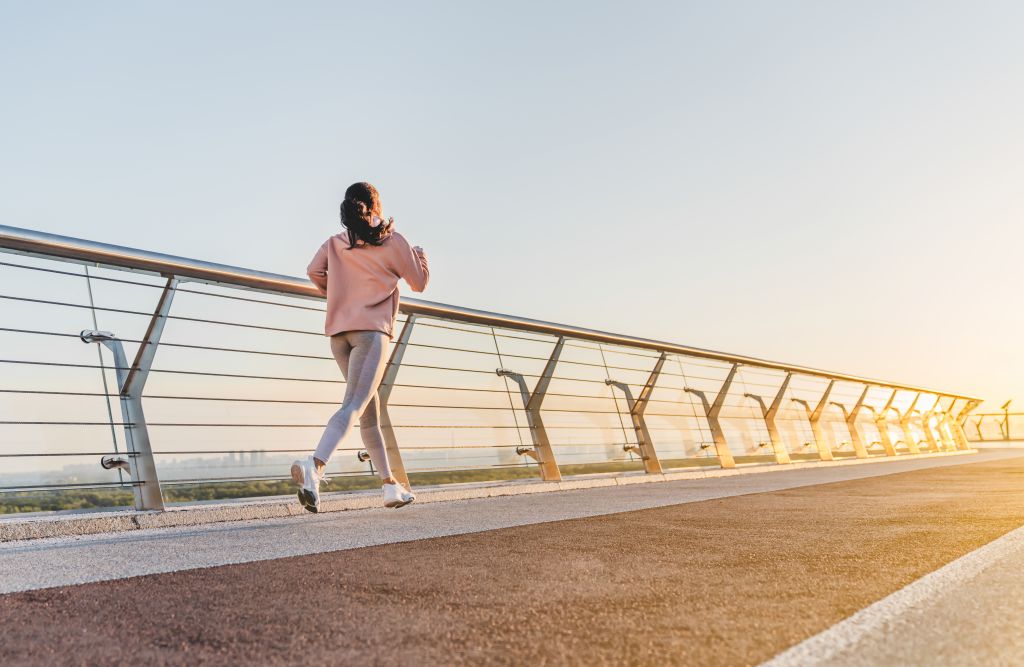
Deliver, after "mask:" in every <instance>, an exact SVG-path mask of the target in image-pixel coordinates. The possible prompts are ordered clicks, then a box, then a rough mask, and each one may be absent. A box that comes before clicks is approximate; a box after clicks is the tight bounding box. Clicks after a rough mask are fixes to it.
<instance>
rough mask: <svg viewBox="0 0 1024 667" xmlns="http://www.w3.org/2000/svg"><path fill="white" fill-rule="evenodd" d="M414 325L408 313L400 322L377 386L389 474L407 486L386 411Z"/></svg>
mask: <svg viewBox="0 0 1024 667" xmlns="http://www.w3.org/2000/svg"><path fill="white" fill-rule="evenodd" d="M415 325H416V316H415V315H409V316H408V317H406V318H405V322H404V323H403V324H402V331H401V333H399V334H398V342H397V343H395V346H394V348H392V350H391V356H390V357H389V358H388V365H387V367H386V368H385V369H384V376H383V377H382V378H381V381H380V386H379V387H378V388H377V413H378V415H379V416H380V431H381V434H382V435H383V436H384V449H385V450H386V451H387V455H388V466H389V467H390V468H391V476H392V477H394V478H395V479H396V480H398V481H399V482H400V483H401V484H403V485H405V487H406V488H409V486H410V485H409V474H408V473H407V472H406V470H405V463H403V462H402V452H401V450H400V449H399V448H398V438H397V437H396V436H395V427H394V425H393V424H392V423H391V414H390V413H389V412H388V400H390V398H391V391H392V390H393V389H394V388H395V381H396V380H397V379H398V369H399V368H401V367H402V358H403V357H404V356H405V351H406V350H408V349H409V339H410V338H411V337H412V330H413V327H414V326H415Z"/></svg>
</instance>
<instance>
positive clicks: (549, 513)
mask: <svg viewBox="0 0 1024 667" xmlns="http://www.w3.org/2000/svg"><path fill="white" fill-rule="evenodd" d="M1016 456H1024V452H1022V451H1003V450H986V451H983V452H980V453H978V454H974V455H969V456H956V457H949V458H942V457H940V458H928V459H908V460H905V461H898V460H897V461H886V460H884V459H883V460H881V461H879V462H878V463H871V464H865V465H858V466H848V467H833V468H821V469H802V470H789V471H787V470H785V469H778V470H773V471H772V472H760V473H757V474H750V475H737V476H733V477H723V478H714V479H707V480H685V481H678V482H662V483H658V484H640V485H635V486H616V487H604V488H596V489H587V490H580V491H566V492H558V493H543V494H531V495H522V496H505V497H498V498H487V499H480V500H468V501H457V502H445V503H433V504H429V505H419V506H417V505H415V504H413V505H410V506H408V507H405V508H402V509H400V510H385V509H383V508H381V509H375V510H360V511H351V512H339V513H333V514H324V515H310V514H303V515H300V516H298V517H290V518H282V519H268V520H260V521H240V522H233V523H221V524H210V525H206V526H199V527H189V528H169V529H154V530H141V531H133V532H130V533H119V534H108V535H102V534H101V535H89V536H84V537H77V538H59V539H45V540H32V541H27V542H7V543H0V593H9V592H14V591H21V590H30V589H35V588H46V587H50V586H63V585H67V584H78V583H87V582H91V581H104V580H110V579H120V578H124V577H131V576H138V575H143V574H154V573H160V572H174V571H178V570H186V569H192V568H200V567H211V566H216V565H227V564H232V563H245V562H251V561H258V560H268V559H273V558H284V557H288V556H299V555H306V554H314V553H323V552H329V551H339V550H343V549H354V548H358V547H367V546H373V545H377V544H387V543H394V542H406V541H410V540H419V539H426V538H432V537H441V536H445V535H459V534H463V533H473V532H480V531H485V530H495V529H499V528H508V527H512V526H521V525H526V524H533V523H543V522H549V521H564V520H567V519H575V518H580V517H588V516H597V515H602V514H613V513H617V512H631V511H636V510H640V509H649V508H654V507H664V506H669V505H677V504H682V503H694V502H700V501H704V500H710V499H713V498H724V497H730V496H737V495H743V494H749V493H763V492H768V491H777V490H782V489H789V488H796V487H801V486H808V485H813V484H828V483H832V482H839V481H845V480H853V479H864V478H869V477H876V476H879V475H892V474H896V473H900V472H907V471H911V470H926V469H932V468H937V467H945V466H957V465H963V464H969V463H976V462H980V461H992V460H999V459H1004V458H1007V457H1016Z"/></svg>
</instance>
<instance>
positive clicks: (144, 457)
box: [79, 278, 178, 510]
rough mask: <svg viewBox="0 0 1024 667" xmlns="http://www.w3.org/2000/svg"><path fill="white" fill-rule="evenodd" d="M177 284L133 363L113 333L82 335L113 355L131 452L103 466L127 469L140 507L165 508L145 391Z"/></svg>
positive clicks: (164, 295) (167, 292) (169, 286)
mask: <svg viewBox="0 0 1024 667" xmlns="http://www.w3.org/2000/svg"><path fill="white" fill-rule="evenodd" d="M177 286H178V280H177V279H176V278H168V279H167V283H166V284H165V285H164V288H163V291H162V292H161V293H160V299H159V300H158V301H157V306H156V310H155V311H154V312H153V316H152V317H151V318H150V321H149V326H148V327H147V328H146V334H145V335H144V336H143V337H142V340H141V341H140V342H139V351H138V352H137V353H136V355H135V361H134V362H133V363H132V365H131V366H129V365H128V361H127V358H126V357H125V354H124V345H123V344H122V343H121V341H120V340H119V339H118V338H117V336H115V335H114V334H113V333H111V332H109V331H96V330H91V329H86V330H84V331H82V332H81V333H80V334H79V337H80V338H81V339H82V342H84V343H99V344H101V345H103V346H104V347H106V348H107V349H109V350H110V352H111V354H113V356H114V372H115V373H116V375H117V385H118V398H119V402H120V404H121V419H122V421H123V422H124V435H125V443H126V445H127V447H128V454H129V455H128V457H127V460H125V458H123V457H111V456H105V457H103V459H102V460H101V461H100V465H101V466H102V467H103V468H105V469H107V470H110V469H113V468H121V469H122V470H126V471H127V472H128V474H129V476H131V478H132V482H133V484H132V494H133V495H134V498H135V509H137V510H163V509H164V496H163V492H162V491H161V489H160V478H159V477H158V476H157V473H156V461H155V460H154V459H153V448H152V446H151V444H150V441H149V430H148V429H147V428H146V415H145V413H144V412H143V409H142V391H143V389H144V388H145V386H146V379H147V378H148V377H149V371H150V369H151V368H152V367H153V359H154V358H155V357H156V350H157V347H158V346H159V345H160V337H161V336H162V335H163V331H164V325H165V324H166V323H167V315H168V313H169V312H170V310H171V302H172V301H173V300H174V292H175V289H176V288H177Z"/></svg>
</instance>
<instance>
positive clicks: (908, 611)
mask: <svg viewBox="0 0 1024 667" xmlns="http://www.w3.org/2000/svg"><path fill="white" fill-rule="evenodd" d="M1021 557H1024V527H1022V528H1018V529H1016V530H1013V531H1011V532H1009V533H1007V534H1006V535H1003V536H1002V537H1000V538H998V539H996V540H993V541H992V542H989V543H988V544H986V545H985V546H983V547H980V548H979V549H976V550H974V551H972V552H970V553H968V554H965V555H963V556H961V557H960V558H957V559H956V560H954V561H952V562H951V563H949V564H947V565H945V566H943V567H941V568H939V569H938V570H935V571H934V572H931V573H930V574H927V575H925V576H923V577H921V578H920V579H918V580H917V581H914V582H913V583H911V584H908V585H907V586H905V587H903V588H901V589H900V590H898V591H896V592H895V593H892V594H891V595H889V596H888V597H885V598H882V599H881V600H879V601H878V602H875V603H874V604H872V605H870V606H868V607H865V608H864V609H861V610H860V611H858V612H857V613H856V614H854V615H853V616H850V617H849V618H847V619H845V620H843V621H840V622H839V623H837V624H835V625H833V626H832V627H830V628H829V629H827V630H825V631H824V632H821V633H819V634H817V635H814V636H813V637H810V638H808V639H806V640H804V641H803V642H800V643H799V644H797V645H795V646H793V647H791V648H789V649H788V650H786V651H784V652H782V653H780V654H779V655H777V656H775V657H774V658H772V659H771V660H769V661H767V662H765V663H763V664H762V666H761V667H816V666H819V665H834V664H836V663H837V662H839V661H840V658H842V659H843V661H844V662H852V663H858V662H861V660H859V659H858V656H857V653H858V649H859V648H865V649H867V648H868V645H869V644H870V645H871V649H872V652H875V651H877V646H876V645H877V644H878V643H880V642H888V643H889V644H890V645H892V644H895V645H897V646H895V647H894V648H893V653H898V652H899V649H898V644H899V643H900V642H901V637H905V636H907V627H905V626H907V625H908V624H909V623H908V621H907V617H908V616H914V615H917V614H920V613H921V611H922V608H923V607H925V606H928V607H929V608H931V607H934V606H935V604H936V603H937V602H939V598H942V597H944V596H955V595H956V593H957V591H958V589H964V588H965V587H967V585H968V584H970V582H971V581H972V580H974V579H975V578H977V577H979V576H980V575H982V574H983V573H984V572H985V571H986V570H987V569H989V568H990V567H992V566H994V565H997V564H1000V563H1002V562H1005V561H1007V560H1008V559H1014V558H1016V559H1020V558H1021ZM956 603H957V601H956V599H953V600H952V601H951V602H949V603H948V604H953V605H955V604H956ZM911 622H912V621H911ZM925 622H926V623H927V619H925ZM900 626H904V627H902V628H901V627H900ZM947 630H948V631H949V632H956V629H955V628H947ZM960 639H961V641H962V642H965V643H969V642H970V640H969V638H968V637H961V638H960ZM980 649H981V647H978V650H980ZM917 650H921V649H920V647H919V648H918V649H917ZM864 657H865V659H866V661H867V663H869V664H870V663H873V662H874V661H875V660H876V659H877V656H874V657H872V658H866V656H864ZM1017 657H1018V658H1021V656H1019V655H1018V656H1017ZM889 659H893V656H892V655H891V654H890V658H889ZM1021 660H1022V661H1024V658H1021ZM933 664H934V663H933Z"/></svg>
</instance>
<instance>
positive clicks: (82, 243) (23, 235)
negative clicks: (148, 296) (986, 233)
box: [0, 225, 982, 402]
mask: <svg viewBox="0 0 1024 667" xmlns="http://www.w3.org/2000/svg"><path fill="white" fill-rule="evenodd" d="M0 249H4V250H9V251H14V252H18V253H24V254H29V255H35V256H40V257H45V258H54V257H57V258H62V259H66V260H71V261H76V262H82V263H87V264H94V265H97V266H110V267H117V268H121V269H129V270H133V271H138V272H143V273H152V274H156V275H162V276H167V277H171V276H173V277H176V278H186V279H189V280H192V281H197V282H204V283H213V284H221V285H230V286H232V287H241V288H245V289H251V290H255V291H260V292H268V293H273V294H288V295H293V296H299V297H306V298H315V299H321V298H322V296H321V295H320V293H319V292H318V291H317V289H316V288H315V287H314V286H313V285H312V284H311V283H310V282H309V281H308V280H304V279H302V278H295V277H292V276H285V275H281V274H277V273H268V272H265V271H254V270H252V269H246V268H241V267H236V266H230V265H227V264H217V263H214V262H205V261H202V260H196V259H189V258H186V257H178V256H175V255H168V254H165V253H158V252H151V251H148V250H139V249H136V248H128V247H125V246H119V245H113V244H109V243H100V242H98V241H89V240H85V239H78V238H74V237H70V236H61V235H59V234H51V233H49V232H41V231H37V230H33V229H24V228H20V227H11V226H8V225H0ZM400 310H401V312H403V313H405V314H406V315H425V316H433V317H443V318H446V319H450V320H457V321H461V322H467V323H470V324H478V325H484V326H495V327H502V328H507V329H518V330H523V331H530V332H534V333H544V334H550V335H553V336H562V337H566V338H573V339H578V340H587V341H593V342H597V343H607V344H613V345H626V346H631V347H638V348H644V349H649V350H654V351H658V352H668V353H671V354H680V355H684V356H689V357H697V358H702V359H712V360H716V361H723V362H728V363H734V364H740V365H749V366H757V367H760V368H767V369H771V370H778V371H784V372H791V373H796V374H799V375H808V376H813V377H822V378H829V379H833V380H840V381H845V382H856V383H860V384H865V385H870V386H875V387H881V388H889V389H900V390H905V391H912V392H923V393H927V394H934V395H936V396H938V397H948V398H957V399H966V400H969V401H979V402H980V401H981V400H982V399H980V398H978V397H974V396H966V395H964V394H958V393H950V392H944V391H936V390H933V389H928V388H925V387H919V386H915V385H908V384H899V383H893V382H885V381H880V380H875V379H871V378H865V377H860V376H857V375H849V374H846V373H834V372H831V371H825V370H821V369H818V368H811V367H808V366H797V365H793V364H787V363H782V362H776V361H769V360H766V359H758V358H756V357H748V356H745V355H738V354H729V353H726V352H717V351H715V350H707V349H703V348H698V347H691V346H688V345H680V344H678V343H669V342H665V341H658V340H652V339H649V338H639V337H636V336H628V335H622V334H614V333H608V332H605V331H598V330H596V329H587V328H583V327H577V326H572V325H567V324H557V323H554V322H545V321H542V320H535V319H531V318H527V317H518V316H515V315H504V314H501V313H493V312H488V311H484V310H477V309H474V308H465V307H462V306H453V305H449V304H443V303H436V302H433V301H424V300H422V299H414V298H407V297H402V300H401V304H400Z"/></svg>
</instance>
